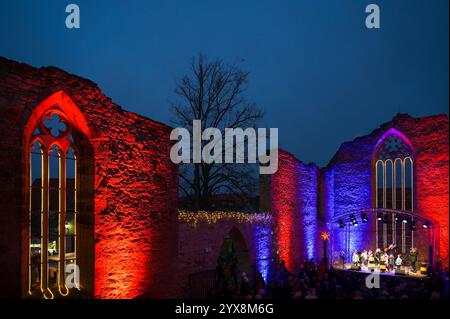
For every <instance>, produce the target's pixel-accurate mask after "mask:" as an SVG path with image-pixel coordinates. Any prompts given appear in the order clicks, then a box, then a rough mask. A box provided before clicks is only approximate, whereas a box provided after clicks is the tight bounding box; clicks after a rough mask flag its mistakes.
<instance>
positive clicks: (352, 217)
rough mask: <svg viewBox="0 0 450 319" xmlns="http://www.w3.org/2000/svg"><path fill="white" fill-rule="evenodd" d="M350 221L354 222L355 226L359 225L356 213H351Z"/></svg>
mask: <svg viewBox="0 0 450 319" xmlns="http://www.w3.org/2000/svg"><path fill="white" fill-rule="evenodd" d="M350 221H351V223H352V224H353V226H358V221H357V220H356V217H355V215H353V214H352V215H350Z"/></svg>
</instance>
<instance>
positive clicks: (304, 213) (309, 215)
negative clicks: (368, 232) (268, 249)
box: [261, 150, 321, 270]
mask: <svg viewBox="0 0 450 319" xmlns="http://www.w3.org/2000/svg"><path fill="white" fill-rule="evenodd" d="M318 176H319V169H318V167H317V166H316V165H315V164H304V163H303V162H301V161H299V160H297V159H296V158H295V157H294V156H293V155H292V154H290V153H288V152H286V151H283V150H280V152H279V158H278V171H277V172H276V173H275V174H273V175H272V176H271V177H270V179H265V180H264V182H265V183H268V184H267V185H269V186H267V185H266V186H265V187H263V188H262V189H268V190H269V191H270V192H269V194H267V193H266V194H264V193H261V196H269V198H270V205H271V207H270V211H271V213H272V214H273V220H274V227H275V234H276V245H277V248H278V251H279V256H280V258H281V259H282V260H284V261H285V263H286V266H287V267H288V269H289V270H295V269H297V268H298V267H299V265H300V263H301V262H303V261H304V260H305V259H310V258H313V259H316V260H317V259H318V258H317V257H318V256H319V253H318V251H319V249H320V247H318V246H319V244H318V236H319V234H318V232H319V230H320V227H321V226H320V222H319V219H318V188H319V185H318ZM265 205H267V204H265Z"/></svg>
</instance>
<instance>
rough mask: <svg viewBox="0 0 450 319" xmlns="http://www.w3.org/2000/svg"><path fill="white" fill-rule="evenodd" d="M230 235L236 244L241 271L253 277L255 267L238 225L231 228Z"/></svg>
mask: <svg viewBox="0 0 450 319" xmlns="http://www.w3.org/2000/svg"><path fill="white" fill-rule="evenodd" d="M228 236H230V238H231V240H232V242H233V245H234V251H235V254H236V258H237V261H238V269H239V272H240V273H242V272H245V273H246V274H247V276H248V277H249V278H253V267H252V263H251V259H250V254H249V251H248V247H247V244H246V242H245V238H244V236H243V235H242V233H241V232H240V231H239V229H237V228H236V227H233V228H232V229H231V230H230V232H229V233H228Z"/></svg>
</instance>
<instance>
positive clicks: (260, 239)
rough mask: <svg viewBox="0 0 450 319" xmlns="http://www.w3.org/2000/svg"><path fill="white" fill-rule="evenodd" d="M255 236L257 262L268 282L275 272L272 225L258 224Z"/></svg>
mask: <svg viewBox="0 0 450 319" xmlns="http://www.w3.org/2000/svg"><path fill="white" fill-rule="evenodd" d="M253 227H254V228H253V238H254V241H255V243H254V249H255V264H256V269H257V271H259V272H260V273H261V275H262V277H263V278H264V281H265V282H266V283H267V281H268V279H269V276H270V275H272V272H273V269H272V268H274V267H273V263H272V261H271V258H272V235H273V233H272V227H271V225H270V224H267V225H263V224H256V225H254V226H253Z"/></svg>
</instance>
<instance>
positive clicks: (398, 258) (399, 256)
mask: <svg viewBox="0 0 450 319" xmlns="http://www.w3.org/2000/svg"><path fill="white" fill-rule="evenodd" d="M402 263H403V260H402V258H401V255H400V254H398V256H397V259H396V260H395V266H396V268H397V271H399V270H400V267H401V266H402Z"/></svg>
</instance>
